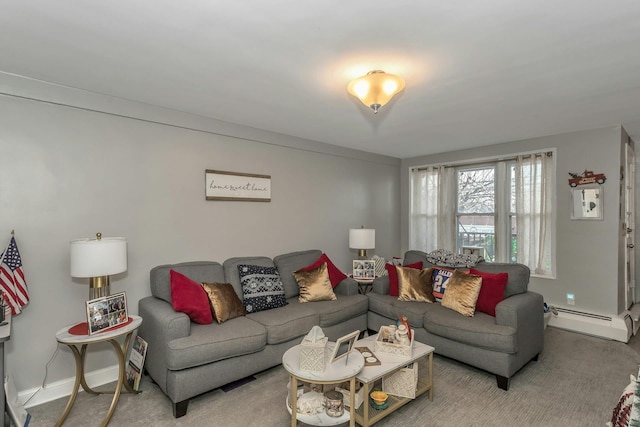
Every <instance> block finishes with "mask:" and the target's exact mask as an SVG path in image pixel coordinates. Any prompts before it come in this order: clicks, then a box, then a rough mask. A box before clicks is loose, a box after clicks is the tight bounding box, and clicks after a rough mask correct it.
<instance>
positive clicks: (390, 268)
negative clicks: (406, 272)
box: [384, 261, 422, 297]
mask: <svg viewBox="0 0 640 427" xmlns="http://www.w3.org/2000/svg"><path fill="white" fill-rule="evenodd" d="M384 266H385V268H386V269H387V274H388V275H389V295H390V296H392V297H397V296H398V295H400V289H399V287H398V270H397V269H396V266H395V265H394V264H389V263H387V264H385V265H384ZM402 267H408V268H415V269H416V270H422V261H418V262H414V263H413V264H407V265H403V266H402Z"/></svg>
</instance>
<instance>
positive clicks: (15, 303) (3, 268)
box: [0, 236, 29, 315]
mask: <svg viewBox="0 0 640 427" xmlns="http://www.w3.org/2000/svg"><path fill="white" fill-rule="evenodd" d="M0 258H1V259H2V263H1V264H0V288H2V294H3V296H4V299H5V304H8V305H9V306H10V307H11V314H12V315H15V314H20V312H21V311H22V308H23V307H24V306H25V305H27V303H28V302H29V290H28V289H27V282H26V281H25V280H24V272H23V271H22V260H21V259H20V252H18V245H16V239H15V237H13V236H11V241H10V242H9V246H7V249H6V250H5V251H4V252H3V253H2V255H1V256H0Z"/></svg>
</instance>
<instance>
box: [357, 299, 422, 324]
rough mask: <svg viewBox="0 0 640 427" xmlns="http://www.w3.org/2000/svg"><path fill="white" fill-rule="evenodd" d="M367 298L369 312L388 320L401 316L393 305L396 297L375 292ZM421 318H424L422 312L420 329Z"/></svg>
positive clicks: (396, 300)
mask: <svg viewBox="0 0 640 427" xmlns="http://www.w3.org/2000/svg"><path fill="white" fill-rule="evenodd" d="M367 297H368V298H369V311H371V312H373V313H376V314H379V315H380V316H383V317H387V318H389V319H397V318H398V316H400V315H401V314H400V313H399V312H398V309H397V308H396V306H395V303H396V302H398V297H394V296H391V295H382V294H378V293H376V292H369V293H368V294H367ZM422 305H426V304H422ZM422 316H424V312H423V314H422V315H421V316H420V322H419V325H420V327H422Z"/></svg>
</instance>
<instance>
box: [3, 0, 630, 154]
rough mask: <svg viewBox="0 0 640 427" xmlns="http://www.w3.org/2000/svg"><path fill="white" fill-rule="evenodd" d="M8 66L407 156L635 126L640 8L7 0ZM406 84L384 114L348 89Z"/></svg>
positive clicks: (351, 0) (424, 0)
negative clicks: (383, 74) (371, 78)
mask: <svg viewBox="0 0 640 427" xmlns="http://www.w3.org/2000/svg"><path fill="white" fill-rule="evenodd" d="M1 5H2V7H1V8H0V72H5V73H12V74H17V75H21V76H26V77H30V78H35V79H40V80H44V81H48V82H53V83H57V84H62V85H67V86H71V87H75V88H80V89H84V90H88V91H93V92H99V93H104V94H109V95H114V96H118V97H122V98H127V99H132V100H137V101H142V102H145V103H149V104H154V105H158V106H163V107H168V108H172V109H176V110H180V111H184V112H189V113H195V114H199V115H203V116H208V117H212V118H216V119H220V120H225V121H229V122H233V123H238V124H242V125H247V126H252V127H255V128H260V129H266V130H270V131H274V132H279V133H283V134H287V135H293V136H298V137H302V138H306V139H311V140H316V141H322V142H326V143H329V144H335V145H339V146H344V147H349V148H355V149H359V150H364V151H369V152H373V153H379V154H385V155H390V156H393V157H399V158H407V157H414V156H419V155H424V154H430V153H437V152H443V151H450V150H455V149H462V148H468V147H474V146H481V145H488V144H494V143H499V142H507V141H514V140H519V139H525V138H530V137H536V136H544V135H552V134H558V133H563V132H571V131H575V130H582V129H592V128H598V127H604V126H610V125H620V124H621V125H623V126H624V127H625V129H626V130H627V131H628V132H629V133H630V135H631V137H632V138H633V139H634V140H635V141H640V54H639V53H640V2H638V1H637V0H607V1H605V0H589V1H584V0H562V1H558V0H518V1H513V0H483V1H477V0H476V1H464V0H450V1H442V0H440V1H435V0H396V1H388V0H386V1H382V0H367V1H362V0H323V1H303V0H208V1H204V0H181V1H169V0H137V1H131V0H128V1H124V0H109V1H98V0H75V1H74V0H56V1H50V0H40V1H37V0H14V1H10V0H3V1H1ZM374 69H381V70H384V71H387V72H391V73H394V74H399V75H401V76H403V77H404V78H405V79H406V82H407V84H406V89H405V90H404V92H403V93H401V94H400V95H399V96H397V97H396V98H395V99H394V100H392V101H391V103H390V104H388V105H387V106H385V107H383V108H382V110H381V111H380V112H379V113H378V114H377V115H374V114H373V112H372V111H370V110H368V109H367V108H366V107H364V106H363V105H361V104H360V103H359V101H357V100H356V99H355V98H353V97H351V96H350V95H348V94H347V91H346V86H347V83H348V82H349V80H351V79H352V78H355V77H358V76H360V75H362V74H365V73H366V72H367V71H370V70H374Z"/></svg>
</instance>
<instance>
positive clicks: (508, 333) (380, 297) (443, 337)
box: [367, 251, 544, 390]
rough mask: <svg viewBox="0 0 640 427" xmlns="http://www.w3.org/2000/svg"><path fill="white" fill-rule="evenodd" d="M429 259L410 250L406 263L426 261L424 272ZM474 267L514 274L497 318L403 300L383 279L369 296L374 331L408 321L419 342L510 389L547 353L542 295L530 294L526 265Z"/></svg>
mask: <svg viewBox="0 0 640 427" xmlns="http://www.w3.org/2000/svg"><path fill="white" fill-rule="evenodd" d="M426 256H427V254H426V253H424V252H420V251H408V252H407V253H406V254H405V258H404V263H405V264H412V263H415V262H418V261H422V263H423V268H428V267H432V266H433V264H431V263H430V262H429V261H427V257H426ZM474 268H476V269H477V270H480V271H484V272H488V273H498V272H507V273H508V274H509V281H508V283H507V287H506V289H505V299H504V301H502V302H501V303H499V304H498V305H497V306H496V317H493V316H490V315H488V314H485V313H481V312H477V311H476V313H475V315H474V316H473V317H466V316H463V315H461V314H459V313H458V312H456V311H453V310H450V309H448V308H445V307H442V306H441V305H440V304H438V303H433V304H429V303H423V302H407V301H398V297H395V296H389V278H388V277H387V276H383V277H381V278H378V279H376V280H375V281H374V283H373V288H372V291H371V292H369V294H368V297H369V313H368V319H367V323H368V327H369V329H370V330H373V331H378V330H379V329H380V326H382V325H389V324H391V323H394V322H395V321H396V319H397V318H398V317H399V316H401V315H403V316H406V317H407V320H408V321H409V324H410V325H411V328H412V329H414V330H415V339H416V340H417V341H420V342H423V343H425V344H428V345H431V346H433V347H434V348H435V352H436V353H437V354H440V355H442V356H446V357H449V358H452V359H456V360H458V361H460V362H463V363H466V364H469V365H472V366H475V367H477V368H480V369H483V370H485V371H488V372H490V373H492V374H495V375H496V379H497V383H498V387H500V388H501V389H504V390H508V388H509V380H510V378H511V377H512V376H513V374H515V373H516V372H517V371H518V370H519V369H520V368H522V367H523V366H524V365H526V364H527V363H528V362H529V361H530V360H537V358H538V354H539V353H540V352H541V351H542V348H543V344H544V320H543V299H542V295H540V294H537V293H535V292H529V291H528V290H527V286H528V284H529V273H530V272H529V268H528V267H527V266H525V265H522V264H502V263H485V262H481V263H478V264H477V265H476V266H475V267H474Z"/></svg>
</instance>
